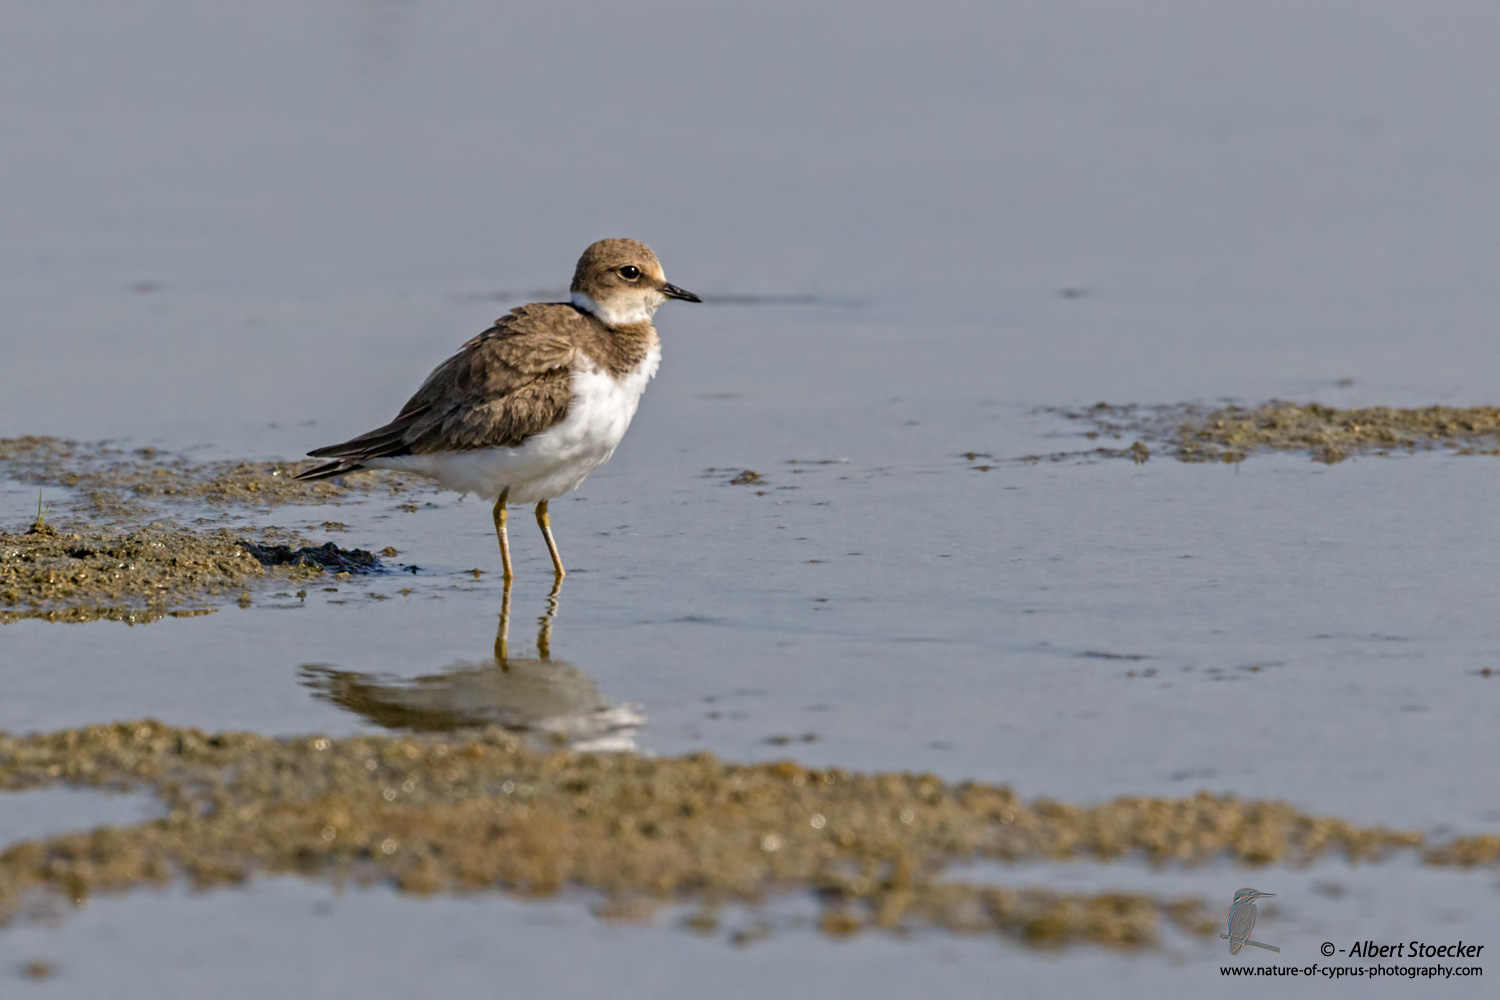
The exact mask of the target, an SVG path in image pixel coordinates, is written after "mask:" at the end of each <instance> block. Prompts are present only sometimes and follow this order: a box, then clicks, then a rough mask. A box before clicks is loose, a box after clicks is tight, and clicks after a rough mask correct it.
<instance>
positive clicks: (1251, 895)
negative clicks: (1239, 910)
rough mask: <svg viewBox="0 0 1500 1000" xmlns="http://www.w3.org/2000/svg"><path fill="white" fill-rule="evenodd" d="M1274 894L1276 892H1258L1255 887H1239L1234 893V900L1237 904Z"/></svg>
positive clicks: (1251, 901)
mask: <svg viewBox="0 0 1500 1000" xmlns="http://www.w3.org/2000/svg"><path fill="white" fill-rule="evenodd" d="M1274 895H1276V893H1274V892H1259V891H1257V890H1255V889H1241V890H1240V891H1239V892H1237V893H1235V894H1234V902H1235V905H1239V904H1240V903H1253V902H1255V901H1256V900H1257V899H1264V898H1265V897H1267V896H1274Z"/></svg>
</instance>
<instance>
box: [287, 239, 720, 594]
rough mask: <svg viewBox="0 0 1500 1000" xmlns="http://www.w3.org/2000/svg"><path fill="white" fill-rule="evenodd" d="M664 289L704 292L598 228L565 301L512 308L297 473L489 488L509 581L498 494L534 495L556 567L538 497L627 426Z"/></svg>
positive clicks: (559, 485)
mask: <svg viewBox="0 0 1500 1000" xmlns="http://www.w3.org/2000/svg"><path fill="white" fill-rule="evenodd" d="M667 299H682V300H683V301H684V302H701V301H702V300H701V299H699V298H698V296H696V295H694V294H692V293H691V292H686V291H683V290H682V289H681V288H678V287H677V286H676V285H671V284H668V283H667V279H666V277H665V275H663V273H662V269H661V262H660V261H658V260H657V259H656V254H654V253H652V252H651V248H650V247H648V246H646V245H645V244H644V243H637V242H636V241H635V240H623V239H612V240H600V241H599V242H598V243H595V244H593V245H592V246H590V247H589V248H588V249H587V250H585V251H584V252H583V256H582V257H579V258H578V266H577V268H575V269H574V271H573V284H572V301H571V302H533V303H531V304H530V305H525V306H520V307H519V308H516V309H512V310H511V311H510V313H509V314H507V315H505V316H502V317H501V318H500V319H498V320H496V321H495V325H494V326H492V327H490V328H489V329H488V330H486V331H484V332H483V333H481V334H480V335H479V336H477V337H475V338H474V339H473V340H470V341H469V342H468V343H467V344H464V345H463V347H461V348H459V351H458V353H457V354H455V355H453V357H451V358H449V359H448V360H447V361H445V362H443V363H442V364H441V365H438V367H437V368H436V369H434V370H433V372H432V374H431V375H429V376H427V381H425V382H423V383H422V387H421V388H420V389H418V390H417V392H416V395H414V396H412V398H411V399H410V400H408V401H407V403H406V405H405V406H403V407H402V408H401V412H400V413H398V414H397V415H396V419H395V420H392V421H391V422H390V423H388V424H386V425H385V426H384V427H377V428H375V430H373V431H370V432H369V433H367V434H361V435H360V436H359V437H357V438H353V439H351V440H348V441H345V442H344V443H343V444H335V445H329V446H328V447H326V448H318V449H317V450H315V451H310V452H308V454H309V455H311V456H312V457H314V458H331V459H333V461H331V462H328V463H326V464H324V465H319V466H317V467H316V468H312V469H308V470H307V471H306V472H303V473H301V474H300V475H298V476H297V478H298V479H327V478H328V477H330V476H342V475H344V474H345V473H347V472H353V471H355V470H356V469H395V470H399V471H402V472H415V473H417V474H419V475H423V476H427V477H429V478H431V479H435V480H437V482H438V483H439V484H441V485H442V486H444V487H446V488H447V489H450V490H457V491H458V492H460V493H475V494H478V495H479V496H481V497H483V498H484V499H486V500H489V499H492V498H493V499H494V501H495V507H494V518H495V535H496V537H497V538H498V539H499V540H500V560H501V562H502V563H503V564H504V566H505V581H506V583H509V582H510V580H511V578H512V577H513V576H514V574H513V573H512V571H511V563H510V540H509V538H508V537H507V535H506V533H505V508H506V505H507V504H531V503H534V504H536V520H537V524H538V525H539V526H540V527H541V529H542V535H543V537H545V538H546V540H547V551H548V553H550V554H551V556H552V566H553V569H555V570H556V572H557V578H558V579H559V580H561V579H562V577H563V576H564V575H565V574H564V570H563V564H562V557H561V556H559V555H558V553H557V542H556V541H554V540H553V538H552V521H551V518H550V517H549V516H548V514H547V501H548V500H551V499H552V498H553V497H556V496H560V495H561V494H563V493H566V492H568V491H569V490H572V489H576V488H577V487H578V485H579V484H580V483H582V482H583V481H584V479H585V478H586V477H587V476H588V474H589V473H590V472H592V471H593V470H594V467H595V466H598V465H600V464H602V463H604V462H606V461H608V460H609V456H610V455H612V454H614V450H615V448H616V447H617V446H618V445H619V443H620V439H621V438H623V437H624V436H625V429H626V428H627V427H629V426H630V420H631V418H632V417H634V416H635V410H636V406H637V405H638V404H639V403H640V400H641V393H642V392H644V391H645V389H646V383H647V382H648V381H650V380H651V377H652V376H654V375H655V374H656V368H657V365H659V364H660V363H661V341H660V340H659V339H658V338H657V336H656V328H655V327H653V326H652V325H651V317H652V315H653V314H655V312H656V310H657V309H658V308H659V307H660V306H661V304H662V303H663V302H665V301H667Z"/></svg>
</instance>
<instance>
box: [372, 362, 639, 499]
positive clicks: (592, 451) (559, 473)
mask: <svg viewBox="0 0 1500 1000" xmlns="http://www.w3.org/2000/svg"><path fill="white" fill-rule="evenodd" d="M660 364H661V348H660V346H658V345H654V344H653V345H652V347H651V349H650V351H648V352H647V354H646V356H645V357H644V358H643V359H641V363H640V364H638V365H636V367H635V368H633V369H631V370H630V371H628V372H626V373H625V374H624V375H622V376H620V377H619V378H613V377H611V376H610V375H609V373H608V372H605V371H602V370H601V369H600V368H599V367H598V366H597V365H594V364H592V363H588V362H585V363H584V364H582V365H575V367H574V369H573V379H572V391H573V398H572V400H571V401H570V402H569V404H568V413H567V416H565V417H564V418H563V419H562V421H561V422H559V423H557V424H556V425H554V426H552V427H550V428H548V429H547V430H545V431H543V432H542V433H540V434H535V435H533V436H531V437H529V438H527V439H526V440H525V441H524V442H522V444H521V445H520V446H519V447H517V448H476V449H473V450H470V451H450V452H437V453H434V454H429V455H406V456H402V457H400V458H382V459H374V460H371V461H370V462H368V463H367V464H368V465H369V467H370V468H372V469H400V470H404V471H407V472H415V473H418V474H419V475H423V476H429V477H431V478H433V479H436V480H437V481H438V482H439V483H441V484H442V485H443V486H445V487H447V488H448V489H450V490H457V491H459V492H460V493H477V494H478V495H479V496H481V497H484V498H485V499H494V498H495V497H498V496H499V495H500V494H501V493H502V492H503V491H505V490H507V489H508V490H510V493H509V494H508V496H507V502H508V503H514V504H528V503H536V502H537V501H540V500H550V499H551V498H552V497H555V496H559V495H561V494H563V493H566V492H568V491H569V490H573V489H577V488H578V486H579V484H580V483H582V482H583V481H584V479H585V478H587V477H588V474H589V473H590V472H592V471H593V470H594V467H595V466H598V465H602V464H603V463H604V462H607V461H609V456H611V455H613V454H614V451H615V448H617V447H618V446H619V444H620V440H621V439H622V438H623V437H624V436H625V430H626V428H628V427H629V426H630V421H631V419H632V418H633V417H634V416H635V411H636V407H637V406H639V405H640V402H641V394H642V393H643V392H645V391H646V383H647V382H649V381H651V378H652V376H654V375H655V374H656V369H657V367H658V366H659V365H660Z"/></svg>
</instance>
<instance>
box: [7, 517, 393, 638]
mask: <svg viewBox="0 0 1500 1000" xmlns="http://www.w3.org/2000/svg"><path fill="white" fill-rule="evenodd" d="M379 567H380V560H379V559H378V558H377V557H375V556H373V555H371V554H370V553H369V552H365V551H363V550H361V549H355V550H345V549H340V548H339V547H338V546H336V545H333V544H332V543H329V544H327V545H323V546H321V547H315V546H310V545H308V546H302V547H300V548H293V547H292V546H289V545H273V544H262V543H257V542H252V541H249V540H247V539H245V538H242V537H240V536H239V535H237V534H236V533H234V532H232V531H228V530H225V529H219V530H216V531H206V532H195V531H188V530H184V529H181V528H173V527H166V526H152V527H147V528H140V529H137V530H133V531H119V532H99V531H85V532H61V531H58V530H57V529H56V528H53V527H51V526H49V525H45V524H38V525H34V526H33V528H32V530H31V531H28V532H26V533H25V534H17V535H12V534H6V533H3V532H0V624H5V623H10V622H14V621H17V620H20V619H23V618H42V619H46V620H48V621H57V622H86V621H95V620H97V619H110V620H114V621H123V622H127V623H130V624H140V623H144V622H151V621H156V620H157V619H159V618H163V617H166V616H175V617H182V616H186V615H193V614H204V613H207V611H209V610H211V606H209V605H208V604H207V602H208V601H210V600H211V599H213V598H215V597H222V596H224V595H229V594H236V595H245V594H247V592H248V591H249V590H250V589H252V588H255V587H259V586H260V585H261V584H262V583H264V582H266V581H267V580H269V579H272V578H274V579H278V580H282V581H287V580H291V581H296V580H308V579H312V578H316V577H321V576H322V575H324V574H325V573H330V572H331V573H351V572H369V571H373V570H376V569H378V568H379ZM244 599H245V598H242V600H244Z"/></svg>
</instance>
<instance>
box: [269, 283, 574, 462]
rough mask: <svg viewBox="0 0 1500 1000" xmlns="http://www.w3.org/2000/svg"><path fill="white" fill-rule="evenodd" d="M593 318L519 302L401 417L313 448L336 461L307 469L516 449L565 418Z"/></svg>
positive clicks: (433, 378) (567, 308) (439, 373)
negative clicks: (573, 369) (580, 342)
mask: <svg viewBox="0 0 1500 1000" xmlns="http://www.w3.org/2000/svg"><path fill="white" fill-rule="evenodd" d="M587 322H588V320H587V319H586V318H585V317H584V316H583V315H582V314H581V313H579V312H578V310H576V309H574V308H573V307H572V306H571V305H568V304H566V303H546V304H533V305H529V306H521V307H520V308H518V309H514V310H512V311H511V312H510V313H509V314H508V315H506V316H503V317H501V318H500V319H499V320H497V321H496V322H495V325H494V326H492V327H491V328H490V329H488V330H486V331H485V332H484V333H481V334H480V335H479V336H477V337H475V338H474V339H473V340H470V341H469V342H468V343H467V344H465V345H464V346H463V347H461V348H459V350H458V353H457V354H455V355H453V357H451V358H449V359H448V360H447V361H444V362H443V363H442V364H441V365H438V367H437V368H436V369H434V370H433V372H432V374H431V375H429V376H427V381H425V382H423V383H422V387H421V388H420V389H418V390H417V391H416V394H415V395H413V396H412V397H411V399H409V400H408V401H407V403H406V405H405V406H403V407H402V408H401V412H400V413H399V414H397V415H396V419H395V420H392V421H391V422H390V423H388V424H386V425H385V426H383V427H377V428H375V429H374V430H373V431H369V432H368V433H365V434H361V435H360V436H359V437H356V438H351V439H350V440H348V441H345V442H343V443H341V444H335V445H329V446H327V447H324V448H318V449H317V450H315V451H310V452H308V454H309V455H311V456H313V457H314V458H331V459H335V461H332V462H329V463H327V464H326V465H322V466H318V467H317V468H314V469H309V470H308V471H306V472H304V473H302V474H301V475H300V476H298V477H297V478H299V479H322V478H326V477H328V476H336V475H341V474H343V473H344V472H352V471H353V470H354V469H355V468H357V467H359V465H360V464H361V463H363V462H367V461H369V460H370V459H372V458H393V457H398V456H401V455H425V454H429V453H431V452H435V451H464V450H469V449H473V448H496V447H509V448H513V447H515V446H517V445H519V444H520V443H521V442H523V441H525V440H526V439H527V438H529V437H531V436H532V435H533V434H540V433H541V432H542V431H544V430H546V429H547V428H549V427H551V426H553V425H554V424H556V423H558V422H560V421H561V420H562V419H563V417H565V416H567V412H568V403H569V402H570V401H571V399H572V388H571V382H570V372H569V367H568V366H569V365H570V364H571V363H572V362H573V360H574V355H575V351H576V347H575V343H576V339H577V337H578V335H579V333H580V332H582V331H583V330H584V329H585V328H580V327H577V326H575V324H587Z"/></svg>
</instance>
